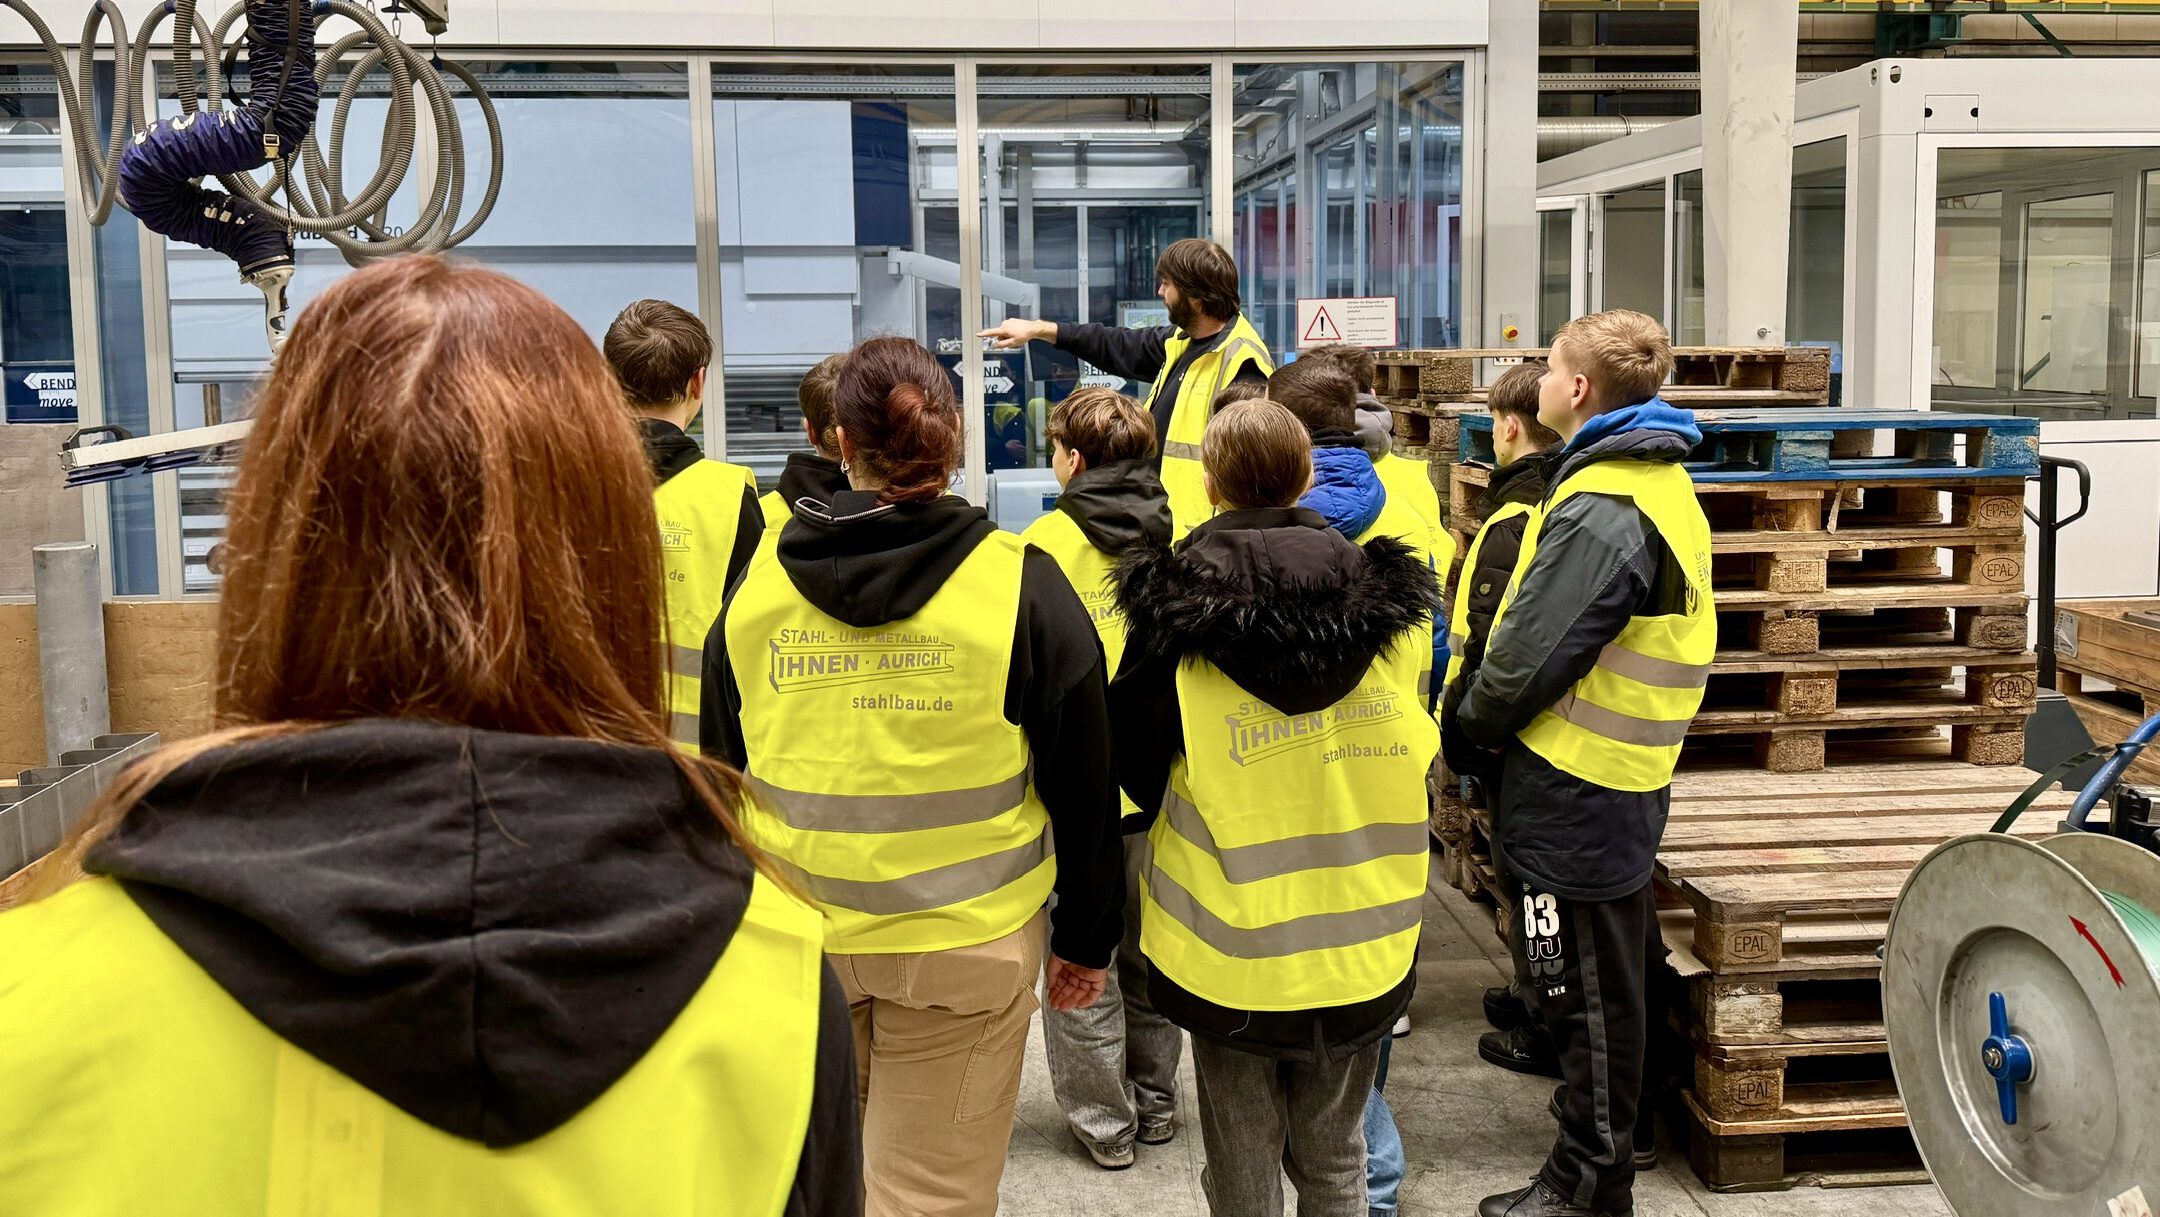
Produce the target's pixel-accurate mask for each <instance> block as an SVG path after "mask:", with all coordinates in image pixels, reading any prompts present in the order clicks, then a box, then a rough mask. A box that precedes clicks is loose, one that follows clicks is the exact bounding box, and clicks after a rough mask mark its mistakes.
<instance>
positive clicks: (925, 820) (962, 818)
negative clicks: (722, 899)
mask: <svg viewBox="0 0 2160 1217" xmlns="http://www.w3.org/2000/svg"><path fill="white" fill-rule="evenodd" d="M836 763H839V762H836ZM1028 778H1029V771H1028V770H1026V769H1023V770H1021V771H1020V772H1019V773H1017V774H1014V775H1013V776H1012V777H1009V778H1006V779H1005V780H1004V781H1002V782H995V783H992V784H991V785H988V786H977V787H975V788H974V789H972V790H941V791H937V792H935V793H933V794H809V793H807V792H804V791H800V790H786V789H782V788H781V787H778V786H775V785H773V784H772V783H771V782H767V781H765V780H763V779H761V778H757V777H752V778H751V779H750V789H751V791H752V793H754V794H755V795H756V796H757V801H758V806H760V807H762V808H764V809H765V810H766V811H767V812H770V813H771V814H772V816H773V818H775V819H777V820H779V821H780V822H781V823H783V824H785V825H787V826H788V827H789V828H793V829H795V830H797V831H799V832H865V833H868V832H914V831H916V830H917V829H923V828H950V827H952V826H953V825H955V824H980V823H982V822H983V821H985V820H995V819H997V818H998V817H999V816H1001V815H1004V814H1005V813H1006V812H1008V811H1011V810H1012V809H1013V808H1015V807H1018V806H1020V804H1021V803H1022V802H1024V801H1025V800H1026V799H1027V789H1028Z"/></svg>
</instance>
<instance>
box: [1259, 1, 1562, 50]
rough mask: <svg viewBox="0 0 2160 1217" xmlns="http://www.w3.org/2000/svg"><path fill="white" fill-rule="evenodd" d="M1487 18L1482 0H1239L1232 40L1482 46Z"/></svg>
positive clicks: (1283, 44) (1290, 44) (1264, 44)
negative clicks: (1334, 0)
mask: <svg viewBox="0 0 2160 1217" xmlns="http://www.w3.org/2000/svg"><path fill="white" fill-rule="evenodd" d="M1493 2H1494V3H1502V4H1521V3H1528V0H1493ZM1485 23H1486V3H1485V0H1355V2H1351V3H1335V4H1321V3H1316V2H1315V0H1237V34H1236V36H1237V42H1236V45H1237V47H1238V48H1240V49H1243V50H1256V49H1261V48H1271V47H1279V48H1283V49H1291V48H1303V47H1362V46H1375V47H1383V46H1412V47H1414V46H1433V47H1459V46H1483V45H1484V44H1485Z"/></svg>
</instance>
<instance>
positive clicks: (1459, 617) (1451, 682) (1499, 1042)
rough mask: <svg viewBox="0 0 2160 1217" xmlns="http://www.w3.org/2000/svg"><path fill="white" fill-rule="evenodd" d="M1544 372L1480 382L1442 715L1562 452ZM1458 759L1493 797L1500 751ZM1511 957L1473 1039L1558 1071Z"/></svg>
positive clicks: (1528, 1067) (1541, 367) (1455, 701)
mask: <svg viewBox="0 0 2160 1217" xmlns="http://www.w3.org/2000/svg"><path fill="white" fill-rule="evenodd" d="M1544 376H1545V364H1544V362H1543V361H1542V360H1540V361H1536V362H1533V363H1526V364H1521V365H1518V366H1516V367H1513V368H1509V369H1508V370H1507V371H1506V372H1505V373H1503V374H1502V375H1501V377H1500V379H1498V380H1496V381H1494V382H1493V384H1492V387H1491V388H1490V389H1488V390H1487V391H1486V399H1485V402H1486V408H1487V409H1488V410H1490V411H1491V413H1492V421H1493V429H1492V443H1493V470H1492V479H1491V481H1490V482H1488V483H1487V484H1486V487H1485V490H1484V492H1483V493H1482V494H1480V495H1479V496H1478V514H1479V516H1480V518H1481V519H1483V521H1484V523H1482V524H1481V525H1479V526H1478V531H1477V535H1476V536H1475V537H1473V538H1471V541H1470V547H1469V548H1468V549H1467V550H1465V551H1463V567H1462V576H1461V578H1460V579H1459V580H1458V581H1457V583H1456V585H1455V594H1454V595H1453V596H1451V597H1449V598H1448V604H1449V614H1450V616H1449V621H1448V652H1449V654H1448V666H1447V680H1446V682H1445V684H1446V688H1445V691H1444V692H1443V693H1442V694H1441V698H1440V704H1441V713H1442V715H1443V716H1445V715H1448V714H1452V713H1453V712H1454V711H1455V709H1456V707H1458V706H1460V705H1461V704H1462V697H1463V692H1464V691H1465V690H1466V689H1468V688H1469V686H1470V678H1471V677H1474V676H1475V675H1477V669H1478V665H1479V664H1480V663H1482V662H1483V661H1484V657H1485V642H1486V639H1487V637H1488V636H1489V635H1490V633H1491V631H1492V620H1493V614H1494V613H1496V612H1498V611H1499V609H1500V597H1501V596H1502V595H1503V594H1505V593H1506V591H1507V587H1508V584H1509V583H1510V582H1512V581H1513V579H1514V577H1515V559H1516V558H1517V557H1518V556H1519V555H1520V554H1521V553H1522V539H1523V533H1524V532H1525V531H1526V530H1528V529H1529V527H1530V520H1531V517H1532V516H1534V515H1535V514H1536V512H1537V505H1538V504H1539V503H1540V502H1542V501H1544V498H1545V479H1546V478H1548V477H1550V476H1551V475H1552V470H1553V465H1554V462H1555V461H1556V460H1557V458H1558V455H1559V451H1560V437H1559V436H1557V435H1555V434H1553V432H1552V429H1551V428H1549V427H1547V426H1546V425H1545V424H1543V423H1541V422H1539V421H1538V420H1537V410H1538V385H1539V383H1540V382H1541V381H1542V380H1543V379H1544ZM1456 759H1459V760H1468V761H1470V762H1472V763H1477V764H1481V765H1483V766H1484V767H1483V769H1482V770H1478V771H1472V772H1458V774H1457V776H1459V777H1462V778H1465V779H1468V782H1469V797H1470V799H1471V801H1472V803H1473V804H1474V805H1476V806H1479V807H1491V806H1492V805H1493V803H1494V801H1495V795H1496V794H1497V792H1498V788H1499V784H1500V767H1499V766H1498V765H1496V764H1491V763H1489V762H1490V761H1491V760H1493V759H1497V758H1493V757H1492V755H1491V754H1489V753H1484V752H1477V753H1473V754H1472V755H1471V756H1469V757H1467V758H1464V757H1457V758H1456ZM1502 882H1507V880H1505V879H1502ZM1515 963H1516V978H1515V982H1514V983H1513V984H1509V985H1504V986H1499V987H1495V988H1491V989H1487V990H1486V991H1485V1018H1486V1020H1487V1021H1489V1022H1490V1023H1492V1025H1493V1027H1494V1030H1493V1031H1492V1032H1490V1033H1488V1034H1486V1035H1485V1036H1483V1037H1481V1038H1480V1039H1479V1041H1478V1054H1479V1055H1480V1056H1482V1057H1484V1058H1485V1059H1486V1060H1487V1061H1490V1062H1492V1063H1493V1064H1495V1065H1499V1066H1500V1067H1501V1068H1503V1069H1512V1070H1514V1071H1515V1072H1517V1073H1528V1074H1533V1075H1536V1076H1539V1077H1549V1078H1557V1077H1559V1076H1560V1058H1559V1056H1558V1054H1557V1053H1555V1052H1554V1050H1553V1046H1552V1036H1551V1035H1549V1034H1547V1033H1546V1031H1545V1029H1544V1027H1543V1026H1541V1025H1539V1023H1538V1022H1537V1020H1536V1019H1534V1018H1532V1017H1531V1015H1530V1010H1529V1007H1528V1006H1527V1005H1526V1004H1525V1003H1524V998H1523V986H1524V983H1525V981H1526V980H1527V966H1526V965H1525V963H1524V961H1523V959H1522V954H1521V952H1520V951H1518V952H1516V956H1515ZM1645 1144H1647V1142H1646V1143H1645ZM1641 1148H1642V1147H1641V1146H1638V1150H1640V1149H1641Z"/></svg>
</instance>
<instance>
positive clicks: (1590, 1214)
mask: <svg viewBox="0 0 2160 1217" xmlns="http://www.w3.org/2000/svg"><path fill="white" fill-rule="evenodd" d="M1477 1211H1478V1217H1635V1208H1634V1206H1633V1205H1630V1206H1628V1207H1627V1208H1624V1209H1586V1208H1584V1207H1582V1206H1581V1205H1579V1204H1569V1203H1568V1202H1567V1201H1566V1200H1564V1199H1562V1198H1561V1196H1560V1193H1558V1192H1556V1191H1554V1190H1552V1188H1550V1187H1548V1186H1547V1185H1546V1183H1545V1181H1544V1180H1543V1179H1533V1180H1531V1181H1530V1186H1529V1187H1526V1188H1524V1189H1522V1190H1521V1191H1519V1192H1502V1193H1500V1194H1499V1195H1497V1196H1487V1197H1485V1199H1484V1200H1483V1201H1482V1202H1480V1203H1479V1204H1478V1209H1477Z"/></svg>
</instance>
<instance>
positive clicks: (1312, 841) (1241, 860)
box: [1163, 790, 1432, 920]
mask: <svg viewBox="0 0 2160 1217" xmlns="http://www.w3.org/2000/svg"><path fill="white" fill-rule="evenodd" d="M1163 814H1164V815H1166V816H1168V817H1170V828H1171V831H1173V832H1175V833H1177V835H1179V836H1181V837H1183V838H1185V839H1186V840H1187V841H1190V842H1192V844H1193V845H1194V846H1195V847H1196V848H1198V849H1199V850H1201V852H1203V853H1205V854H1207V855H1208V856H1209V857H1211V858H1214V859H1215V861H1217V862H1218V863H1220V864H1221V865H1222V871H1223V878H1225V879H1228V880H1229V881H1230V882H1232V883H1257V882H1259V881H1260V880H1262V879H1272V878H1275V877H1276V876H1277V875H1293V874H1296V873H1297V872H1299V871H1308V870H1322V869H1325V868H1328V867H1334V866H1356V865H1358V864H1359V863H1362V862H1374V861H1378V860H1379V859H1381V858H1392V857H1397V856H1399V855H1403V854H1422V853H1424V852H1426V850H1428V849H1430V848H1431V840H1430V837H1429V835H1428V834H1430V832H1431V831H1432V830H1431V828H1430V826H1428V825H1427V824H1426V823H1425V822H1424V821H1423V820H1420V821H1418V822H1417V823H1415V824H1368V825H1366V826H1365V827H1363V828H1353V829H1351V830H1350V831H1348V832H1331V833H1313V834H1311V835H1310V836H1303V837H1285V838H1284V839H1282V840H1280V841H1263V842H1261V843H1259V844H1256V845H1235V846H1232V847H1230V848H1229V849H1224V848H1222V847H1221V846H1219V845H1217V844H1216V843H1215V834H1214V833H1212V832H1209V831H1208V826H1207V820H1206V819H1204V818H1203V817H1202V816H1201V815H1200V809H1199V808H1197V807H1194V806H1193V805H1192V804H1191V803H1190V802H1187V801H1186V800H1185V798H1184V797H1183V796H1182V795H1180V794H1178V793H1177V792H1176V791H1174V790H1172V791H1165V792H1164V794H1163ZM1181 920H1182V919H1181Z"/></svg>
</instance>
